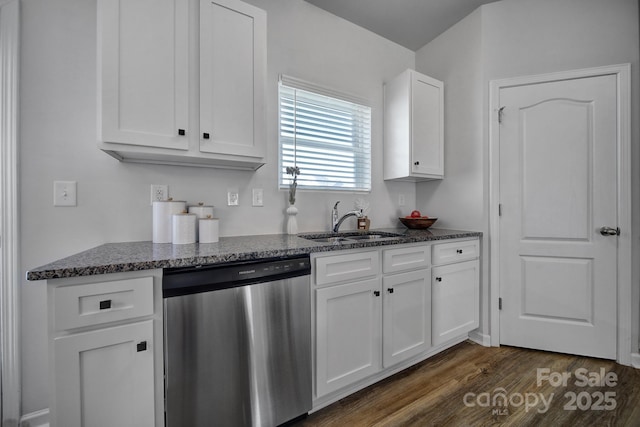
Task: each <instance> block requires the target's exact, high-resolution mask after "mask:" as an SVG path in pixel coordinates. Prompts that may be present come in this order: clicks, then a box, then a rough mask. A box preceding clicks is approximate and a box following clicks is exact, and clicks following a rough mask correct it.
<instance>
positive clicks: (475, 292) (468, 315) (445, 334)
mask: <svg viewBox="0 0 640 427" xmlns="http://www.w3.org/2000/svg"><path fill="white" fill-rule="evenodd" d="M478 269H479V263H478V260H474V261H465V262H459V263H455V264H449V265H443V266H437V267H433V270H432V273H431V275H432V290H433V294H432V306H431V316H432V321H433V344H434V345H437V344H441V343H444V342H446V341H448V340H450V339H452V338H455V337H457V336H460V335H461V334H465V333H467V332H470V331H472V330H474V329H475V328H477V327H478V324H479V320H480V315H479V312H480V286H479V273H478Z"/></svg>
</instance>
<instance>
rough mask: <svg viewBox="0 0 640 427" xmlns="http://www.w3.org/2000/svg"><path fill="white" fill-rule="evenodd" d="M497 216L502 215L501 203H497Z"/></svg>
mask: <svg viewBox="0 0 640 427" xmlns="http://www.w3.org/2000/svg"><path fill="white" fill-rule="evenodd" d="M498 216H502V203H498Z"/></svg>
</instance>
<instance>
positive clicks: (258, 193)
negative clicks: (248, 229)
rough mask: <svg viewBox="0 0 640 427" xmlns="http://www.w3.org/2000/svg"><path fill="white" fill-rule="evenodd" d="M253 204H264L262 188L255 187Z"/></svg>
mask: <svg viewBox="0 0 640 427" xmlns="http://www.w3.org/2000/svg"><path fill="white" fill-rule="evenodd" d="M253 206H264V192H263V191H262V188H254V189H253Z"/></svg>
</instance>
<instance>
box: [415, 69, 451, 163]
mask: <svg viewBox="0 0 640 427" xmlns="http://www.w3.org/2000/svg"><path fill="white" fill-rule="evenodd" d="M443 128H444V85H443V83H442V82H441V81H438V80H436V79H432V78H431V77H428V76H425V75H424V74H420V73H417V72H412V73H411V172H412V173H415V174H418V175H420V174H424V175H444V130H443Z"/></svg>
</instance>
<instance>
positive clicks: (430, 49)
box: [416, 0, 640, 349]
mask: <svg viewBox="0 0 640 427" xmlns="http://www.w3.org/2000/svg"><path fill="white" fill-rule="evenodd" d="M478 15H479V17H478ZM478 21H479V22H480V23H479V24H478ZM473 43H476V45H475V46H476V47H477V43H480V44H481V47H480V57H481V61H482V63H481V67H480V70H478V68H477V60H478V52H477V51H475V50H473V49H468V48H467V46H468V45H469V44H473ZM639 55H640V51H639V35H638V2H637V1H636V0H537V1H529V0H503V1H500V2H496V3H490V4H487V5H485V6H482V7H481V8H480V9H479V10H477V11H476V12H474V13H473V14H471V15H469V16H468V17H467V18H465V19H464V20H463V21H461V22H459V23H458V24H457V25H455V26H454V27H452V28H451V29H449V30H448V31H447V32H445V33H444V34H442V35H441V36H440V37H439V38H437V39H436V40H434V41H433V42H431V43H430V44H428V45H427V46H425V47H424V48H422V49H421V50H419V51H418V52H417V54H416V67H417V69H418V70H419V71H423V72H425V73H426V74H430V73H431V74H432V75H433V77H436V78H439V79H441V80H444V82H445V87H446V88H447V89H448V91H449V92H448V95H445V96H447V97H446V98H445V102H448V103H449V105H448V106H447V110H446V111H447V115H448V118H447V121H446V122H445V145H446V146H447V147H448V150H449V151H450V152H451V150H452V148H451V147H456V148H455V152H454V153H455V155H456V156H461V157H460V158H462V159H466V155H465V152H466V151H465V150H472V152H473V154H472V156H473V157H474V159H475V161H473V162H471V163H469V165H470V167H468V168H463V167H460V165H458V162H457V161H455V166H454V167H448V166H449V165H450V164H451V163H452V161H453V159H450V158H449V159H448V163H447V164H446V165H445V166H446V167H448V169H445V180H443V181H442V183H431V182H427V183H422V184H419V185H418V190H417V200H418V206H419V207H420V208H421V209H423V210H424V211H426V212H427V213H429V212H432V211H435V212H436V213H438V212H439V211H440V212H442V211H443V210H444V209H447V210H446V211H444V212H445V214H446V215H447V216H448V217H450V218H453V219H452V220H451V224H447V225H450V226H451V227H466V226H467V225H468V224H474V225H475V224H477V225H478V226H479V227H481V230H482V231H485V232H486V231H487V230H488V224H487V219H488V218H487V214H488V211H489V210H488V209H489V208H488V198H489V192H488V182H489V160H488V153H489V128H488V123H489V101H488V100H489V95H488V90H489V82H490V81H491V80H495V79H502V78H508V77H516V76H523V75H531V74H540V73H548V72H554V71H562V70H572V69H580V68H589V67H597V66H604V65H613V64H620V63H631V69H632V111H631V117H632V135H631V136H632V153H631V154H632V161H631V163H632V168H633V169H632V209H633V214H632V218H633V224H632V236H633V254H632V259H635V260H637V259H638V258H639V257H640V215H638V212H640V146H639V144H638V139H639V138H640V132H639V125H640V122H639V121H638V120H637V118H638V106H639V104H638V100H639V98H640V96H639V83H640V81H639V80H640V79H639V78H638V68H639V65H640V64H639V62H638V57H639ZM465 66H466V67H471V69H472V70H473V71H469V72H467V75H463V76H461V71H460V67H465ZM478 75H480V76H481V79H480V80H478ZM468 80H471V81H473V83H471V86H472V89H469V91H464V92H460V91H458V90H456V89H455V87H456V86H457V85H459V84H461V83H463V82H464V81H468ZM478 85H479V86H478ZM478 90H480V91H482V105H481V110H480V111H479V112H478V111H477V110H476V109H475V108H476V107H475V104H474V106H473V107H470V106H469V103H470V102H471V103H473V102H474V101H477V98H476V96H477V95H478V93H477V91H478ZM470 92H471V93H473V94H474V95H473V97H470V95H469V93H470ZM445 94H447V92H445ZM478 114H481V115H482V116H481V117H480V118H479V117H478ZM452 116H453V117H452ZM470 123H471V124H470ZM478 123H480V126H478ZM461 124H463V126H465V127H467V126H470V127H473V128H474V130H480V131H481V135H477V134H473V133H471V134H469V133H467V132H465V131H464V129H460V126H461ZM465 162H466V160H465ZM479 162H480V163H479ZM455 183H458V184H459V185H457V186H456V185H454V184H455ZM480 183H481V184H480ZM453 206H455V207H456V210H455V211H454V209H452V208H451V207H453ZM445 207H446V208H445ZM439 215H440V216H444V215H441V214H439ZM480 217H482V220H481V219H480ZM443 219H444V218H443ZM486 236H487V234H485V246H484V249H485V250H484V253H483V255H484V258H483V266H484V275H483V279H484V280H483V297H486V296H487V295H488V289H487V288H488V286H489V282H488V280H487V274H488V270H489V269H488V265H489V256H488V255H489V254H488V252H487V250H486V248H487V246H486V240H488V239H486ZM632 285H633V295H634V301H635V304H634V305H635V312H634V314H633V315H634V319H635V324H636V325H637V324H638V318H639V312H640V301H639V300H638V295H639V294H640V271H639V267H638V263H635V265H634V271H633V277H632ZM487 307H488V306H487V301H486V300H483V313H485V314H486V313H487ZM486 320H487V319H486V316H483V321H486ZM483 330H484V331H488V325H486V324H485V325H483ZM637 335H638V330H637V329H636V331H635V332H634V337H635V340H636V341H635V342H634V343H633V348H634V349H636V348H637V347H638V342H637V339H638V337H637Z"/></svg>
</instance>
